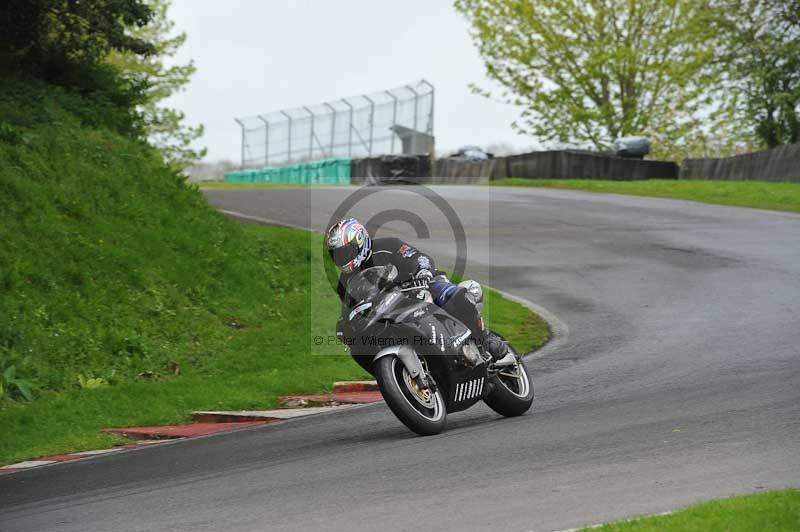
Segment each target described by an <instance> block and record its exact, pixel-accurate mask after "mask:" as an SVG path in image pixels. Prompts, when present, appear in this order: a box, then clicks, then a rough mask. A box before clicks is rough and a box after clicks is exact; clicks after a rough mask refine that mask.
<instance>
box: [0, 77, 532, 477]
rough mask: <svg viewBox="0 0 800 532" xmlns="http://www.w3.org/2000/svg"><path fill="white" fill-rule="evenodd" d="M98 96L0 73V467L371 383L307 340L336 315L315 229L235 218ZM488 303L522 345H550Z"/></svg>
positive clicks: (508, 308) (518, 313) (512, 307)
mask: <svg viewBox="0 0 800 532" xmlns="http://www.w3.org/2000/svg"><path fill="white" fill-rule="evenodd" d="M93 105H94V104H92V103H90V102H88V101H85V100H83V99H81V98H78V97H76V96H73V95H69V94H66V93H64V92H62V91H60V90H58V89H53V88H50V87H46V86H42V85H35V84H28V83H12V82H6V81H0V242H2V246H0V385H2V386H0V427H2V429H1V430H0V464H6V463H12V462H16V461H19V460H23V459H27V458H33V457H37V456H44V455H48V454H57V453H62V452H68V451H79V450H85V449H93V448H101V447H104V446H109V445H113V444H115V443H118V442H120V441H121V439H120V438H118V437H115V436H110V435H106V434H101V433H100V432H99V430H100V429H101V428H104V427H109V426H133V425H150V424H162V423H174V422H181V421H186V420H188V419H189V415H190V412H191V411H192V410H195V409H248V408H267V407H271V406H275V405H276V398H277V396H278V395H281V394H289V393H295V392H315V391H323V390H327V389H330V386H331V384H332V383H333V381H335V380H347V379H358V378H363V377H367V375H366V374H365V373H364V372H363V370H362V369H361V368H360V367H359V366H358V365H357V364H355V363H354V362H353V361H352V360H351V359H350V357H349V355H347V354H346V353H344V352H343V351H342V349H341V347H337V346H335V345H323V346H319V347H316V346H314V345H313V343H312V338H313V336H314V335H316V334H325V335H327V334H331V332H332V330H333V328H334V324H335V318H336V315H337V314H338V299H337V297H336V295H335V293H334V292H333V291H332V290H331V289H330V287H329V286H326V284H325V283H326V281H325V277H324V276H323V275H322V274H321V272H322V268H323V265H322V259H321V256H322V253H321V249H322V237H321V235H318V234H314V233H311V232H307V231H301V230H295V229H286V228H278V227H262V226H254V225H239V224H236V223H233V222H231V221H230V220H228V219H227V218H225V217H223V216H222V215H220V214H219V213H217V212H216V211H214V210H213V209H212V208H211V207H210V206H209V205H208V204H207V202H206V201H205V199H204V197H203V196H202V194H201V193H200V192H199V191H198V190H197V188H196V187H194V186H187V185H186V184H185V183H184V181H183V180H182V179H181V178H179V177H177V176H176V175H174V174H172V173H171V172H170V171H169V170H168V169H167V168H165V167H164V165H163V164H162V162H161V160H160V157H159V156H158V154H156V153H154V152H153V151H152V150H151V149H150V148H148V147H147V146H146V145H144V144H143V143H141V142H139V141H136V140H132V139H130V138H128V137H125V136H123V135H120V134H118V133H115V132H114V131H112V130H111V129H108V128H106V127H105V126H103V125H102V124H97V123H93V122H92V121H91V119H92V117H94V116H96V115H97V114H98V113H99V109H93ZM65 109H70V111H66V110H65ZM76 109H77V110H78V111H80V112H76V111H75V110H76ZM487 299H490V300H491V301H490V307H491V310H490V312H491V313H492V314H491V320H490V321H489V323H490V324H494V325H497V328H498V329H499V331H500V332H501V333H502V334H505V335H507V336H508V337H509V338H510V339H511V340H512V341H514V342H515V343H516V344H517V345H518V347H520V348H526V347H529V346H533V345H538V343H541V342H543V341H544V339H545V337H546V328H545V327H544V324H543V322H541V321H540V320H538V319H537V318H536V317H534V316H532V315H531V314H529V313H528V312H527V310H525V309H523V308H522V307H520V306H519V305H516V304H515V303H511V302H509V301H503V300H501V299H499V298H497V297H496V295H487ZM493 321H496V323H493ZM12 367H13V368H14V373H15V375H13V376H12V375H11V374H10V372H8V371H7V370H9V368H12ZM4 373H5V376H3V374H4ZM26 384H28V385H29V387H30V392H31V394H32V395H33V400H32V401H28V400H25V399H24V392H27V387H26Z"/></svg>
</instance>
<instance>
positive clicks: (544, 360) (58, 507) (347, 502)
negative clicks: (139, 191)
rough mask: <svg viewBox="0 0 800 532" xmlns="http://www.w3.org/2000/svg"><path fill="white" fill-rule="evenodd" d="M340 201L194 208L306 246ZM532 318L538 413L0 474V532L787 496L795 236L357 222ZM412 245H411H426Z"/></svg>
mask: <svg viewBox="0 0 800 532" xmlns="http://www.w3.org/2000/svg"><path fill="white" fill-rule="evenodd" d="M353 192H354V189H350V188H338V189H314V190H308V189H282V190H278V189H271V190H214V191H207V192H206V194H207V197H208V198H209V200H210V202H211V203H212V204H214V205H215V206H217V207H218V208H221V209H225V210H230V211H236V212H240V213H243V214H246V215H249V216H254V217H259V218H264V219H270V220H277V221H281V222H284V223H289V224H293V225H299V226H304V227H312V228H314V229H317V230H321V229H323V228H324V226H325V224H326V223H327V221H328V219H329V218H330V216H331V214H332V212H333V211H334V209H335V208H336V207H337V206H338V205H339V204H340V203H341V202H342V201H343V200H344V199H345V198H346V197H347V196H348V195H349V194H352V193H353ZM433 194H436V195H437V196H440V197H442V198H444V199H445V200H446V203H447V204H448V205H450V206H452V207H453V209H454V211H455V212H456V213H457V214H458V217H459V218H460V221H461V223H463V226H464V229H465V233H466V235H467V239H466V240H467V244H468V245H467V250H468V254H467V257H466V259H467V262H466V264H467V274H469V275H472V276H474V277H475V278H477V279H479V280H481V281H484V282H486V283H488V284H491V285H493V286H495V287H497V288H499V289H502V290H504V291H507V292H511V293H514V294H516V295H518V296H520V297H523V298H526V299H528V300H531V301H534V302H535V303H538V304H539V305H542V306H543V307H545V308H546V309H548V310H549V311H551V312H552V313H554V314H555V315H557V316H559V317H560V319H561V320H563V322H564V323H566V325H567V327H568V329H569V333H568V335H567V336H566V338H565V339H564V340H563V341H562V342H561V343H560V344H559V345H558V346H556V348H555V349H552V350H550V351H549V352H548V353H547V354H546V355H545V356H541V357H535V358H533V359H531V360H530V361H529V367H530V368H531V369H532V371H533V375H534V383H535V386H536V392H537V399H536V402H535V404H534V409H533V410H532V411H531V412H529V413H528V414H527V415H525V416H523V417H520V418H515V419H502V418H500V417H499V416H498V415H496V414H494V413H493V412H492V411H490V410H489V409H488V408H486V407H484V406H483V405H479V406H478V407H475V408H473V409H470V410H467V411H466V412H462V413H458V414H454V415H452V416H451V417H450V418H449V428H448V430H446V431H445V432H444V433H442V434H440V435H438V436H433V437H428V438H419V437H415V436H414V435H412V434H411V433H409V432H408V431H407V430H406V429H405V428H404V427H403V426H402V425H401V424H400V423H399V422H398V421H397V420H396V419H395V418H394V417H393V416H392V414H391V413H390V411H389V410H388V408H387V407H386V406H385V405H383V404H378V405H371V406H367V407H364V408H356V409H350V410H347V411H345V412H342V413H338V414H333V415H323V416H316V417H314V416H312V417H308V418H301V419H296V420H292V421H289V422H287V423H284V424H281V425H272V426H265V427H259V428H255V429H247V430H242V431H239V432H235V433H228V434H223V435H218V436H212V437H206V438H198V439H195V440H189V441H182V442H177V443H174V444H167V445H162V446H155V447H152V448H147V449H142V450H137V451H135V452H120V453H115V454H112V455H108V456H103V457H99V458H96V459H94V460H92V461H88V462H79V463H64V464H58V465H55V466H49V467H44V468H39V469H32V470H29V471H25V472H22V473H16V474H13V475H5V476H0V531H2V532H17V531H81V532H84V531H95V530H109V531H111V530H113V531H157V530H158V531H160V530H169V531H184V530H185V531H206V530H224V531H262V530H270V531H272V530H348V531H350V530H381V531H384V532H388V531H392V530H414V531H416V530H425V529H431V530H437V531H450V530H452V531H463V530H509V531H527V530H537V531H538V530H559V529H565V528H571V527H576V526H579V525H586V524H592V523H597V522H603V521H607V520H611V519H618V518H624V517H630V516H634V515H638V514H644V513H655V512H663V511H667V510H671V509H674V508H676V507H679V506H682V505H686V504H689V503H693V502H696V501H699V500H702V499H707V498H712V497H719V496H726V495H731V494H737V493H749V492H757V491H759V490H765V489H770V488H780V487H786V486H798V485H800V216H797V215H793V214H785V213H777V212H766V211H759V210H752V209H742V208H734V207H722V206H711V205H703V204H698V203H692V202H684V201H677V200H663V199H650V198H636V197H624V196H615V195H598V194H588V193H581V192H570V191H556V190H544V189H518V188H514V189H511V188H494V187H433V189H432V190H431V191H429V190H427V189H421V188H420V189H411V190H408V189H391V190H386V189H378V193H376V194H375V195H373V196H371V197H370V198H368V199H366V200H363V201H362V202H361V203H359V204H358V205H356V206H355V207H354V209H353V211H351V212H352V213H354V214H357V215H358V216H360V217H361V218H363V219H364V220H366V219H370V218H372V217H373V216H374V215H376V214H378V213H380V212H384V211H386V210H389V213H385V216H386V217H387V218H392V217H394V218H396V217H397V216H399V215H401V214H402V213H400V211H404V212H405V211H414V212H416V211H417V209H421V211H419V212H420V214H419V216H420V217H421V218H422V219H424V220H425V221H426V222H428V227H429V229H430V234H429V235H425V234H424V233H423V235H422V236H421V237H419V238H418V237H417V236H416V235H415V234H414V232H413V231H412V230H411V229H410V226H409V225H408V224H407V223H405V222H398V221H395V222H390V223H387V224H385V225H384V226H383V227H382V228H381V230H380V232H382V233H381V234H386V235H400V236H403V237H404V238H407V239H408V240H411V241H412V242H415V243H417V244H418V245H419V247H421V248H423V249H424V250H426V251H429V252H430V253H431V254H433V255H435V256H436V257H437V259H441V260H440V265H441V266H443V267H452V265H453V264H454V257H455V254H456V248H455V246H454V244H453V241H454V240H453V236H452V234H453V233H452V231H451V229H450V225H449V223H448V221H447V220H445V219H444V217H443V216H442V215H441V213H437V212H434V211H435V209H436V208H435V207H434V206H433V203H432V202H430V201H429V199H431V198H432V197H433ZM426 236H427V238H425V237H426Z"/></svg>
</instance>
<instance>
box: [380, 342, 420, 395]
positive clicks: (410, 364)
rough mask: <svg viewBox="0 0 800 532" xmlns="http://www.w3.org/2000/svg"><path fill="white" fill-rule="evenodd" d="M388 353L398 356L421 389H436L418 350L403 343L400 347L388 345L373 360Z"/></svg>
mask: <svg viewBox="0 0 800 532" xmlns="http://www.w3.org/2000/svg"><path fill="white" fill-rule="evenodd" d="M387 355H395V356H397V358H398V359H399V360H400V362H402V364H403V366H404V367H405V368H406V371H408V374H409V375H411V378H412V379H414V380H415V381H417V385H418V386H419V387H420V389H422V390H427V389H431V390H434V391H435V384H434V382H433V379H431V378H430V376H429V375H428V372H427V370H426V369H425V364H424V363H423V361H422V360H421V359H420V357H419V355H417V352H416V351H414V350H413V349H412V348H411V347H410V346H407V345H401V346H399V347H387V348H386V349H381V350H380V351H379V352H378V354H377V355H375V358H374V359H373V362H375V361H377V360H378V359H379V358H381V357H384V356H387Z"/></svg>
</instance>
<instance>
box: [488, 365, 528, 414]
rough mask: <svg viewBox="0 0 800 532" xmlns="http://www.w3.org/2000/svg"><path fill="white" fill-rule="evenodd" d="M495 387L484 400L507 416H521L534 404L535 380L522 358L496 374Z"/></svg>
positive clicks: (493, 408)
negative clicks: (532, 378)
mask: <svg viewBox="0 0 800 532" xmlns="http://www.w3.org/2000/svg"><path fill="white" fill-rule="evenodd" d="M493 380H494V389H493V390H492V392H491V393H490V394H489V395H487V396H486V399H484V402H485V403H486V404H487V405H489V408H491V409H492V410H494V411H495V412H497V413H498V414H500V415H501V416H505V417H514V416H521V415H522V414H524V413H525V412H527V411H528V410H529V409H530V407H531V405H532V404H533V381H531V377H530V373H528V369H527V368H526V367H525V363H524V362H523V361H522V359H521V358H519V357H517V362H516V363H515V364H514V365H513V366H508V367H507V368H503V369H502V370H501V371H499V372H498V373H497V375H495V376H494V378H493Z"/></svg>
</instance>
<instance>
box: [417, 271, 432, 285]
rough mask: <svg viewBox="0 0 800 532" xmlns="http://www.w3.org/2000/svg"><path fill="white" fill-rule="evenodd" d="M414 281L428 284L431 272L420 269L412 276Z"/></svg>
mask: <svg viewBox="0 0 800 532" xmlns="http://www.w3.org/2000/svg"><path fill="white" fill-rule="evenodd" d="M414 279H418V280H420V281H425V282H426V283H430V282H431V279H433V272H432V271H430V270H426V269H422V270H420V271H418V272H417V273H416V274H415V275H414Z"/></svg>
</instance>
